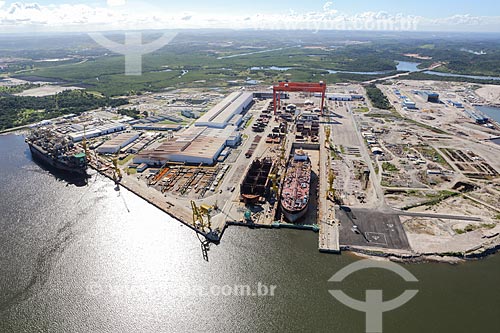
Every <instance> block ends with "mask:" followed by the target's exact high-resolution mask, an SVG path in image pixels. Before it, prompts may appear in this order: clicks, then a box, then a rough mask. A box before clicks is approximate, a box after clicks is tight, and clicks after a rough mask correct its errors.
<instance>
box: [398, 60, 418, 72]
mask: <svg viewBox="0 0 500 333" xmlns="http://www.w3.org/2000/svg"><path fill="white" fill-rule="evenodd" d="M396 63H397V64H396V69H397V70H398V71H402V72H416V71H418V70H419V68H418V65H420V63H419V62H409V61H399V60H396Z"/></svg>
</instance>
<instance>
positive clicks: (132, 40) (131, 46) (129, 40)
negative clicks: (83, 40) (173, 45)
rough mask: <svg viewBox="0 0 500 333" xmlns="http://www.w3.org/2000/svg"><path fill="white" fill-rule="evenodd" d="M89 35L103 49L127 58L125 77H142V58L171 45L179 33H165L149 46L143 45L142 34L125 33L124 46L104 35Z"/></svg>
mask: <svg viewBox="0 0 500 333" xmlns="http://www.w3.org/2000/svg"><path fill="white" fill-rule="evenodd" d="M88 35H89V36H90V37H91V38H92V39H93V40H94V41H95V42H96V43H98V44H99V45H101V46H102V47H104V48H106V49H108V50H110V51H112V52H115V53H118V54H122V55H124V56H125V75H142V57H143V56H144V55H145V54H149V53H152V52H154V51H157V50H159V49H161V48H162V47H164V46H166V45H167V44H169V43H170V42H171V41H172V40H173V39H174V38H175V36H177V33H174V32H173V33H164V34H163V35H162V36H161V37H160V38H158V39H156V40H154V41H152V42H150V43H148V44H143V43H142V32H127V33H125V42H124V44H120V43H117V42H115V41H112V40H110V39H109V38H107V37H105V36H104V35H103V34H102V33H89V34H88Z"/></svg>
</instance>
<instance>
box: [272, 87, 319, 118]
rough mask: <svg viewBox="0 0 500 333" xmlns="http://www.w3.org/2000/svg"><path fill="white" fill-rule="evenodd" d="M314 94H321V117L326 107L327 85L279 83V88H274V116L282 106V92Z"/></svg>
mask: <svg viewBox="0 0 500 333" xmlns="http://www.w3.org/2000/svg"><path fill="white" fill-rule="evenodd" d="M298 91H300V92H313V93H321V115H323V107H324V105H325V97H326V84H325V83H324V82H323V81H320V82H319V83H308V82H279V83H278V85H277V86H273V108H274V114H275V115H276V110H277V109H278V106H279V105H280V102H281V98H280V95H281V94H280V93H282V92H298Z"/></svg>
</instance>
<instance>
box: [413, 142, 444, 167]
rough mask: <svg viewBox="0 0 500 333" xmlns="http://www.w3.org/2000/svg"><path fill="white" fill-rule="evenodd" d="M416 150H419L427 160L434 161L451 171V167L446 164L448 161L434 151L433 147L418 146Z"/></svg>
mask: <svg viewBox="0 0 500 333" xmlns="http://www.w3.org/2000/svg"><path fill="white" fill-rule="evenodd" d="M414 148H415V149H416V150H418V151H419V152H420V153H421V154H422V155H423V156H424V157H425V158H426V159H428V160H431V161H434V162H436V163H439V164H441V165H442V166H444V167H446V168H448V169H449V170H451V169H452V168H451V165H449V164H448V162H446V160H445V159H444V158H443V156H442V155H441V154H440V153H438V152H437V150H436V149H434V148H433V147H431V146H416V147H414Z"/></svg>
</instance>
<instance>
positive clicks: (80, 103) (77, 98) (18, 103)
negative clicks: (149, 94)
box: [0, 90, 128, 130]
mask: <svg viewBox="0 0 500 333" xmlns="http://www.w3.org/2000/svg"><path fill="white" fill-rule="evenodd" d="M127 103H128V102H127V101H126V100H125V99H111V98H105V97H99V96H96V95H94V94H91V93H88V92H85V91H83V90H72V91H63V92H61V93H59V94H57V95H54V96H45V97H28V96H10V95H8V96H2V97H0V130H5V129H8V128H12V127H17V126H24V125H27V124H31V123H36V122H39V121H41V120H45V119H52V118H56V117H60V116H63V115H66V114H71V113H74V114H81V113H82V112H85V111H89V110H92V109H96V108H99V107H105V106H113V107H116V106H120V105H124V104H127Z"/></svg>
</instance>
